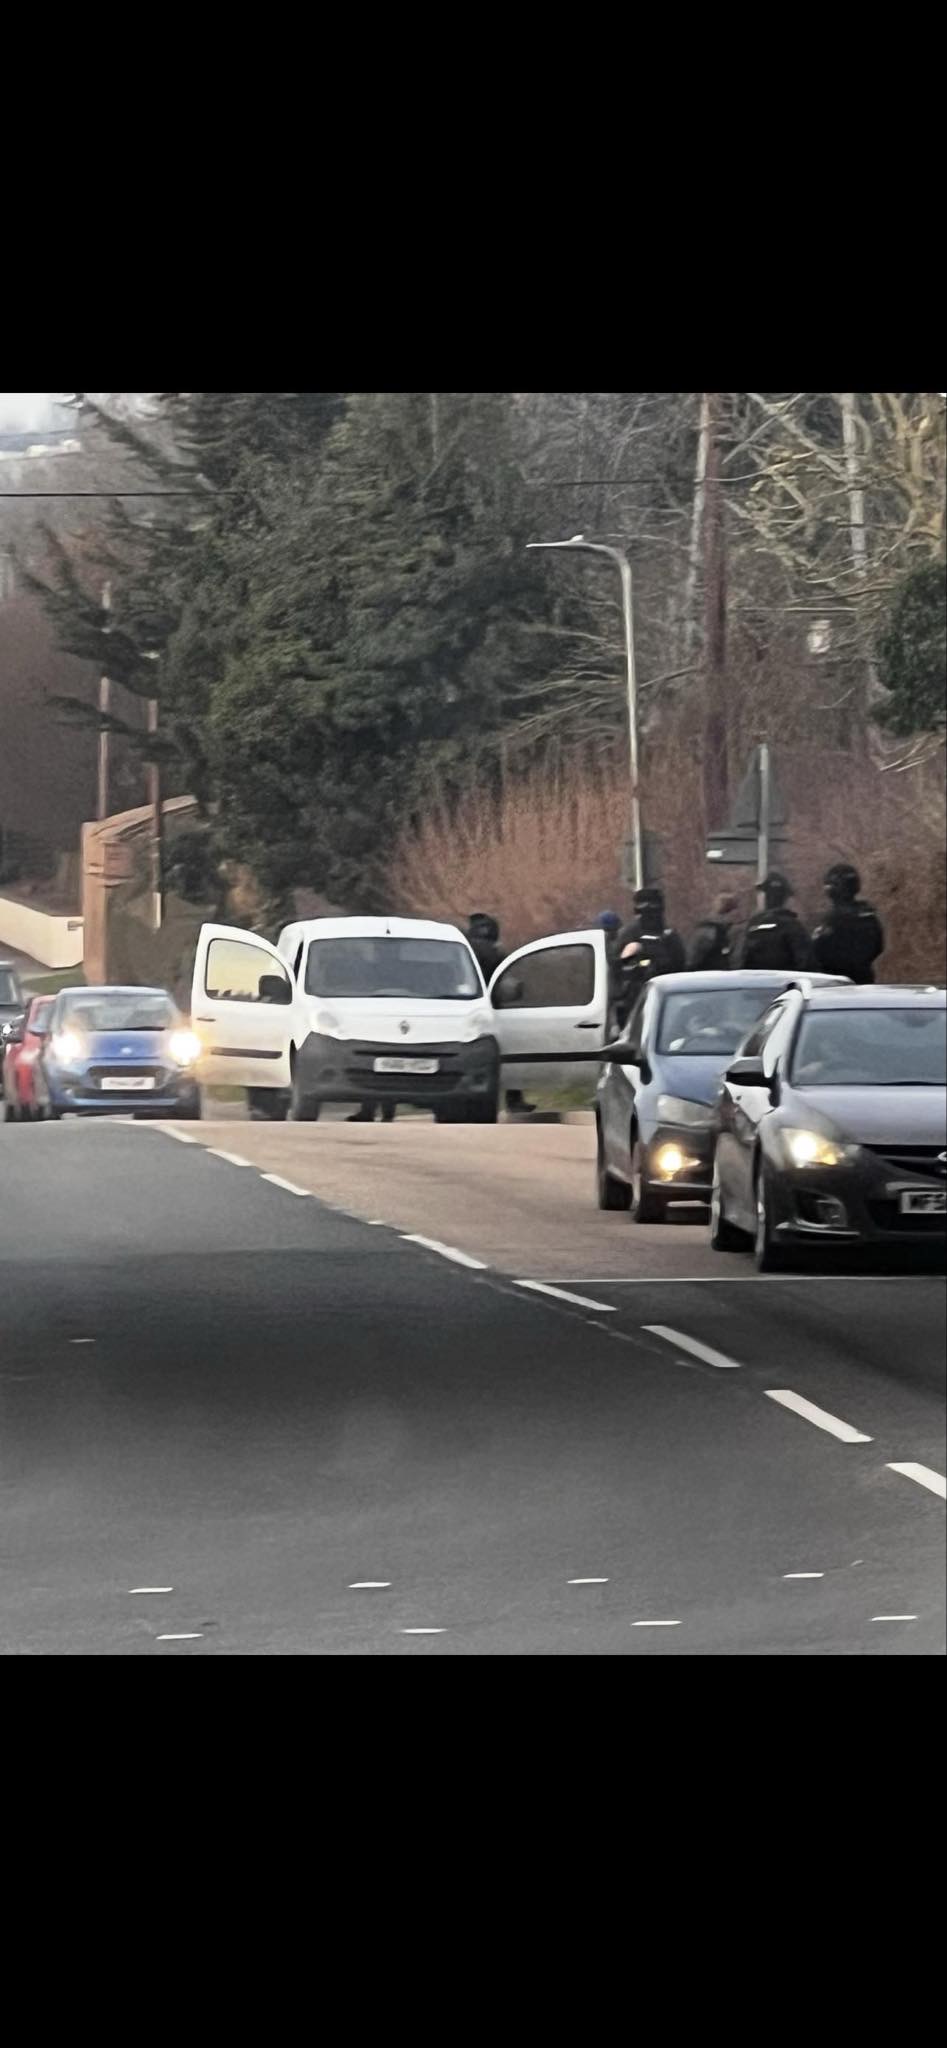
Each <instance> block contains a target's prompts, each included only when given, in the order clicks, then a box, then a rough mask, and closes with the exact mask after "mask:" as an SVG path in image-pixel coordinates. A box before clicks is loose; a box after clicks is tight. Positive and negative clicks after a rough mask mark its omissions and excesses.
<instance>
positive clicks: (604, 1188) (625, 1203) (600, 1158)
mask: <svg viewBox="0 0 947 2048" xmlns="http://www.w3.org/2000/svg"><path fill="white" fill-rule="evenodd" d="M596 1128H597V1139H596V1148H595V1149H596V1157H595V1193H596V1197H597V1200H598V1206H599V1208H600V1209H630V1208H631V1189H630V1187H629V1186H628V1182H627V1181H626V1180H616V1179H615V1176H614V1174H612V1173H609V1171H608V1167H607V1166H606V1164H605V1145H604V1141H603V1138H602V1126H601V1124H598V1125H597V1127H596Z"/></svg>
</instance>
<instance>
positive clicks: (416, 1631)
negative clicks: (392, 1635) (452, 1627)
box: [401, 1628, 447, 1636]
mask: <svg viewBox="0 0 947 2048" xmlns="http://www.w3.org/2000/svg"><path fill="white" fill-rule="evenodd" d="M401 1633H402V1635H403V1636H446V1634H447V1630H446V1628H403V1629H402V1631H401Z"/></svg>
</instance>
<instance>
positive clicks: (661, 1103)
mask: <svg viewBox="0 0 947 2048" xmlns="http://www.w3.org/2000/svg"><path fill="white" fill-rule="evenodd" d="M656 1114H657V1119H658V1122H659V1124H681V1125H682V1126H683V1128H684V1129H685V1130H688V1131H709V1129H710V1127H711V1124H712V1123H713V1122H714V1118H715V1115H716V1111H715V1110H714V1109H713V1108H712V1107H711V1105H710V1104H709V1103H706V1102H689V1101H688V1100H687V1098H686V1096H684V1095H659V1096H658V1102H657V1111H656Z"/></svg>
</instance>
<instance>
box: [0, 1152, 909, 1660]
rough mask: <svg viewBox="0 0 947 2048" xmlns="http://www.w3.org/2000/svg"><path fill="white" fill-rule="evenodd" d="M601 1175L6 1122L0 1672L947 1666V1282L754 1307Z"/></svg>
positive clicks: (477, 1155) (561, 1161)
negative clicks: (614, 1207) (375, 1666)
mask: <svg viewBox="0 0 947 2048" xmlns="http://www.w3.org/2000/svg"><path fill="white" fill-rule="evenodd" d="M592 1153H593V1136H592V1133H591V1132H590V1131H589V1130H588V1129H587V1128H586V1129H582V1128H573V1127H557V1126H540V1127H538V1128H533V1129H531V1128H529V1127H525V1126H523V1127H519V1126H502V1125H501V1126H498V1127H497V1128H496V1129H477V1128H476V1127H472V1128H469V1129H468V1128H461V1129H458V1130H451V1129H450V1128H441V1127H436V1126H434V1125H432V1124H427V1123H422V1122H420V1121H412V1120H407V1119H406V1120H404V1121H399V1122H398V1123H396V1124H394V1125H391V1126H382V1125H365V1126H360V1125H345V1124H319V1125H314V1126H295V1125H281V1126H266V1125H259V1124H239V1125H237V1124H236V1123H235V1122H234V1121H232V1120H228V1121H226V1122H221V1123H220V1124H219V1125H212V1124H204V1125H201V1126H197V1127H195V1126H183V1125H182V1126H176V1127H175V1126H164V1127H149V1126H147V1125H144V1124H131V1123H126V1122H124V1121H122V1122H109V1123H99V1124H87V1125H78V1124H75V1123H70V1122H66V1123H63V1124H58V1125H45V1126H42V1127H38V1128H32V1127H25V1128H20V1127H19V1126H7V1127H6V1128H5V1129H4V1130H3V1131H2V1133H0V1159H2V1162H3V1167H4V1174H3V1184H4V1204H3V1217H2V1223H0V1304H2V1308H0V1315H2V1339H3V1341H2V1355H0V1404H2V1409H0V1460H2V1467H0V1469H2V1477H3V1501H4V1506H3V1515H2V1523H3V1542H2V1546H0V1647H2V1650H3V1652H4V1654H6V1655H22V1656H31V1655H32V1656H36V1655H100V1656H101V1655H104V1656H134V1655H143V1656H152V1657H154V1656H159V1657H160V1656H194V1655H196V1656H206V1655H208V1654H218V1655H219V1654H222V1653H223V1654H228V1655H243V1656H265V1655H283V1656H288V1655H374V1656H378V1655H396V1656H432V1655H434V1656H445V1655H451V1654H454V1655H477V1654H483V1655H485V1654H501V1655H543V1654H547V1655H548V1654H559V1655H561V1654H571V1655H589V1654H600V1655H616V1654H617V1655H632V1656H642V1655H645V1656H655V1655H659V1656H681V1655H695V1654H717V1655H749V1656H760V1655H774V1654H783V1655H795V1656H824V1655H857V1654H867V1655H885V1654H915V1655H917V1654H921V1655H923V1654H927V1655H942V1654H943V1653H944V1650H945V1614H944V1541H943V1539H944V1526H943V1525H944V1497H943V1495H944V1477H943V1475H944V1473H945V1470H947V1465H945V1444H944V1281H943V1277H942V1274H941V1273H938V1272H936V1271H931V1270H920V1271H914V1270H911V1269H910V1268H905V1269H904V1270H900V1271H889V1272H885V1273H883V1274H878V1273H875V1272H873V1271H872V1269H871V1267H870V1266H869V1267H857V1266H856V1267H855V1268H853V1269H852V1270H851V1272H845V1271H836V1272H834V1273H832V1274H828V1273H824V1272H821V1271H816V1272H815V1273H813V1272H811V1271H810V1273H809V1274H807V1275H801V1276H774V1277H765V1278H763V1277H759V1276H756V1275H755V1274H754V1273H753V1271H752V1268H751V1267H750V1264H749V1261H748V1260H746V1259H743V1258H740V1257H738V1256H736V1257H735V1256H732V1255H727V1256H720V1255H716V1254H713V1253H711V1252H710V1250H709V1248H708V1246H707V1242H706V1231H705V1228H704V1226H703V1224H699V1225H698V1224H696V1223H690V1222H687V1221H684V1222H675V1223H670V1224H668V1225H666V1226H663V1227H660V1228H651V1229H642V1228H636V1226H634V1225H633V1224H631V1223H630V1222H629V1220H628V1218H627V1217H626V1216H622V1215H614V1216H609V1215H599V1214H598V1212H597V1211H596V1210H595V1208H594V1206H593V1201H592V1193H591V1176H592ZM529 1283H539V1284H538V1285H533V1284H529ZM550 1287H551V1288H553V1289H555V1290H556V1291H555V1292H552V1293H550V1292H548V1291H546V1290H548V1289H549V1288H550Z"/></svg>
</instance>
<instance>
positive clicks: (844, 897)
mask: <svg viewBox="0 0 947 2048" xmlns="http://www.w3.org/2000/svg"><path fill="white" fill-rule="evenodd" d="M824 882H825V889H826V893H827V894H828V895H829V896H831V898H832V901H833V903H853V902H854V900H855V897H856V896H857V895H858V891H859V889H860V888H861V876H860V874H859V872H858V869H857V868H853V866H852V864H851V861H848V860H837V861H836V862H835V864H834V866H833V867H830V868H827V869H826V872H825V876H824Z"/></svg>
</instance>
